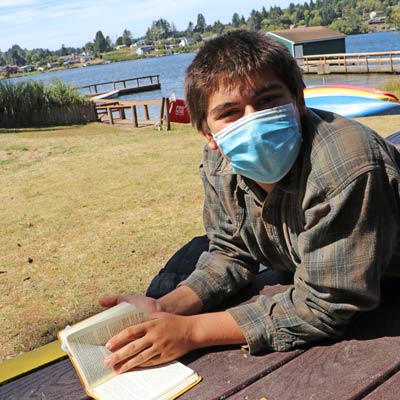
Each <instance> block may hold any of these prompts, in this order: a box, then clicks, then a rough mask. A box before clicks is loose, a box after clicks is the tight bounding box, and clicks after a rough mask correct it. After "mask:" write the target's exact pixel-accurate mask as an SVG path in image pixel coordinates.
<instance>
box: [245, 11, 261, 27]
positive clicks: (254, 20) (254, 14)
mask: <svg viewBox="0 0 400 400" xmlns="http://www.w3.org/2000/svg"><path fill="white" fill-rule="evenodd" d="M261 21H262V18H261V14H260V13H259V12H258V11H256V10H252V11H251V13H250V18H249V21H248V22H247V25H248V27H249V29H250V30H251V31H259V30H260V29H261Z"/></svg>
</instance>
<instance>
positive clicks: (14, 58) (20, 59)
mask: <svg viewBox="0 0 400 400" xmlns="http://www.w3.org/2000/svg"><path fill="white" fill-rule="evenodd" d="M6 58H7V63H8V64H15V65H19V66H21V65H25V64H26V59H25V52H24V50H22V49H21V47H19V46H18V45H17V44H14V45H13V46H12V47H11V49H9V50H8V51H7V57H6Z"/></svg>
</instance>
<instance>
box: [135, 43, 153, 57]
mask: <svg viewBox="0 0 400 400" xmlns="http://www.w3.org/2000/svg"><path fill="white" fill-rule="evenodd" d="M153 51H154V46H153V45H145V46H138V47H137V48H136V54H137V55H138V56H145V55H146V54H150V53H151V52H153Z"/></svg>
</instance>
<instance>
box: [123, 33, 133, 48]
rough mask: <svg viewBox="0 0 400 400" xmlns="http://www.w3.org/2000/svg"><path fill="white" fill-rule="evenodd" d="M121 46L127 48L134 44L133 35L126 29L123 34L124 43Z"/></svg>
mask: <svg viewBox="0 0 400 400" xmlns="http://www.w3.org/2000/svg"><path fill="white" fill-rule="evenodd" d="M121 44H125V45H126V46H130V45H131V44H132V34H131V32H130V31H128V30H127V29H124V31H123V33H122V43H121Z"/></svg>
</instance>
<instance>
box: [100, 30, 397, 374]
mask: <svg viewBox="0 0 400 400" xmlns="http://www.w3.org/2000/svg"><path fill="white" fill-rule="evenodd" d="M303 88H304V84H303V80H302V76H301V71H300V69H299V67H298V66H297V64H296V61H295V60H294V59H293V57H292V56H291V55H290V54H289V52H288V51H287V49H286V48H285V47H284V46H282V45H280V44H279V43H277V42H275V41H274V40H272V39H270V38H269V37H267V36H266V35H264V34H262V33H255V32H246V31H234V32H231V33H229V34H226V35H224V36H222V37H219V38H217V39H214V40H212V41H210V42H208V43H206V44H205V45H204V46H203V48H202V49H201V50H200V51H199V53H198V54H197V56H196V57H195V59H194V61H193V63H192V64H191V66H190V67H189V68H188V71H187V76H186V99H187V104H188V108H189V111H190V115H191V120H192V123H193V125H194V126H195V127H196V128H197V129H198V130H199V131H200V132H201V133H202V135H203V136H204V138H205V140H206V142H207V145H206V147H205V150H204V155H203V164H202V166H201V173H202V179H203V183H204V190H205V207H204V223H205V228H206V231H207V236H208V239H209V240H210V245H209V250H208V251H206V252H204V253H202V255H201V256H200V258H199V261H198V263H197V265H196V269H195V271H194V272H193V273H192V274H191V275H190V276H189V277H188V278H187V279H186V280H185V281H183V282H181V283H180V284H179V285H178V287H177V288H176V289H175V290H173V291H171V292H170V293H168V294H166V295H165V296H162V297H161V298H159V299H158V300H155V299H151V298H148V297H141V296H115V297H107V298H105V299H102V300H101V304H102V305H104V306H112V305H115V304H117V303H118V302H121V301H130V302H132V303H133V304H135V305H137V306H145V307H147V309H148V310H149V313H150V314H151V319H150V321H148V322H146V323H143V324H141V325H138V326H132V327H130V328H128V329H126V330H124V331H123V332H121V333H120V334H118V335H116V336H115V337H114V338H112V339H111V340H110V341H109V342H108V348H109V349H110V350H111V351H113V353H112V354H111V355H110V356H107V357H106V359H105V364H106V365H108V366H113V367H114V368H115V369H116V370H117V371H119V372H124V371H126V370H129V369H131V368H133V367H136V366H150V365H156V364H160V363H164V362H167V361H170V360H172V359H175V358H178V357H180V356H181V355H183V354H185V353H187V352H189V351H191V350H193V349H196V348H200V347H205V346H213V345H223V344H247V346H248V348H249V351H250V353H256V352H259V351H262V350H276V351H285V350H289V349H292V348H294V347H296V346H300V345H305V344H310V343H313V342H315V341H318V340H321V339H326V338H337V337H340V335H342V334H343V332H344V330H345V328H346V326H348V324H349V323H350V321H351V319H352V318H353V316H354V315H356V314H357V313H358V312H361V311H367V310H371V309H373V308H375V307H376V306H377V305H378V303H379V301H380V285H381V282H382V280H383V279H392V278H393V277H398V276H399V275H400V270H399V267H398V262H399V257H400V253H399V249H400V247H399V245H400V242H399V233H398V221H399V200H400V187H399V182H400V174H399V165H400V154H399V153H398V152H397V150H396V149H395V148H394V147H392V146H391V145H389V144H388V143H386V142H385V141H384V140H383V139H382V138H380V137H379V136H378V135H377V134H375V133H374V132H372V131H371V130H369V129H368V128H366V127H364V126H362V125H360V124H358V123H356V122H353V121H349V120H347V119H344V118H341V117H339V116H337V115H334V114H332V113H327V112H322V111H318V110H307V109H306V107H305V104H304V98H303ZM259 264H264V265H268V266H269V267H270V268H272V269H274V270H282V271H287V272H290V273H292V274H293V284H292V285H291V286H290V287H289V289H288V290H287V291H286V292H285V293H282V294H278V295H275V296H273V297H266V296H259V297H258V299H257V301H256V302H254V303H251V304H246V305H240V306H237V307H233V308H230V309H228V310H226V311H223V312H207V311H209V310H211V309H212V308H213V307H215V306H216V305H217V304H220V303H222V302H223V301H224V300H226V299H227V298H228V297H230V296H231V295H233V294H235V293H238V292H239V291H240V290H245V289H243V288H244V287H245V286H246V285H247V284H248V283H249V282H251V281H252V280H253V279H254V276H255V274H256V273H257V270H258V267H259Z"/></svg>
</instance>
